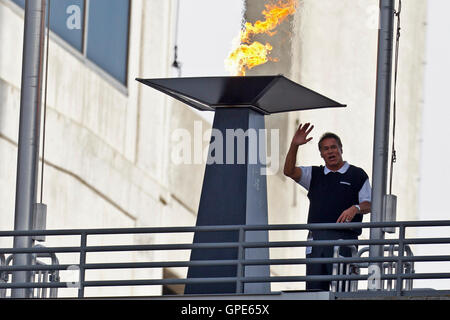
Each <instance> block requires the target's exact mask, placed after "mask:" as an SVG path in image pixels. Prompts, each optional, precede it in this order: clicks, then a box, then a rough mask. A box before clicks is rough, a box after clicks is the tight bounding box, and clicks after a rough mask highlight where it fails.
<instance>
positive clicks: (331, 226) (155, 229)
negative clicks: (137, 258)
mask: <svg viewBox="0 0 450 320" xmlns="http://www.w3.org/2000/svg"><path fill="white" fill-rule="evenodd" d="M434 226H435V227H444V226H450V220H429V221H396V222H361V223H357V222H350V223H315V224H278V225H222V226H180V227H150V228H104V229H59V230H16V231H0V237H11V236H33V235H48V236H52V235H53V236H56V235H60V236H62V235H74V236H75V235H78V236H79V235H81V234H87V235H106V234H137V233H177V232H203V231H204V232H208V231H238V230H239V229H241V228H243V229H244V230H245V231H264V230H269V231H270V230H318V229H349V228H352V229H353V228H383V227H434Z"/></svg>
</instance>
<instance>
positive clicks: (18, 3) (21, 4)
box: [12, 0, 25, 8]
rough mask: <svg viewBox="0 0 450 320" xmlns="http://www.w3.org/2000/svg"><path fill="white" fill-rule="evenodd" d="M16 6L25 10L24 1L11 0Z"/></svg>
mask: <svg viewBox="0 0 450 320" xmlns="http://www.w3.org/2000/svg"><path fill="white" fill-rule="evenodd" d="M12 1H13V2H14V3H16V4H17V5H19V6H21V7H22V8H25V0H12Z"/></svg>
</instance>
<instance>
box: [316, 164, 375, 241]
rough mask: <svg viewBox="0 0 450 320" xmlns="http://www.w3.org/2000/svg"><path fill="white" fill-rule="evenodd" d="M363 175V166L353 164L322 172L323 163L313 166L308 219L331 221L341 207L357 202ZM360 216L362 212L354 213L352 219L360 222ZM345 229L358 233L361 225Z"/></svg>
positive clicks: (333, 220)
mask: <svg viewBox="0 0 450 320" xmlns="http://www.w3.org/2000/svg"><path fill="white" fill-rule="evenodd" d="M367 178H368V176H367V174H366V173H365V172H364V170H363V169H361V168H358V167H355V166H353V165H350V166H349V168H348V170H347V171H346V172H345V173H343V174H342V173H339V172H329V173H328V174H325V173H324V167H323V166H320V167H317V166H313V167H312V175H311V184H310V187H309V192H308V198H309V201H310V204H309V212H308V223H335V222H336V221H337V219H338V218H339V216H340V215H341V213H342V212H343V211H344V210H346V209H348V208H350V207H351V206H352V205H355V204H359V197H358V195H359V191H360V190H361V188H362V186H363V185H364V182H365V181H366V180H367ZM362 218H363V217H362V214H356V215H355V217H354V218H353V220H352V222H361V221H362ZM349 232H351V233H355V234H356V235H360V234H361V229H351V230H350V231H349Z"/></svg>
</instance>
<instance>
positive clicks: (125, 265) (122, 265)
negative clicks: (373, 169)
mask: <svg viewBox="0 0 450 320" xmlns="http://www.w3.org/2000/svg"><path fill="white" fill-rule="evenodd" d="M398 261H401V262H427V261H444V262H445V261H450V255H446V256H409V257H407V256H404V257H397V256H393V257H339V258H308V259H307V258H297V259H290V258H287V259H250V260H197V261H156V262H118V263H87V264H85V266H84V267H85V269H134V268H170V267H172V268H176V267H191V266H225V265H237V264H239V263H241V264H242V265H244V266H252V265H288V264H289V265H292V264H320V263H364V262H398ZM73 266H77V264H60V265H31V266H29V265H23V266H21V265H16V266H0V272H3V271H4V272H13V271H46V270H47V271H53V270H67V269H68V268H70V267H73Z"/></svg>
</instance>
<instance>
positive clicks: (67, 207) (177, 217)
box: [0, 0, 208, 295]
mask: <svg viewBox="0 0 450 320" xmlns="http://www.w3.org/2000/svg"><path fill="white" fill-rule="evenodd" d="M131 3H132V8H131V21H132V22H131V24H130V40H129V62H128V68H129V72H128V86H127V87H124V86H122V85H121V84H118V83H117V82H116V81H115V80H114V79H111V77H109V76H108V75H107V74H106V73H105V72H103V71H102V70H100V69H99V68H98V67H97V66H95V65H94V64H93V63H91V62H90V61H88V60H87V59H86V58H85V57H84V56H83V55H82V54H80V53H79V52H76V51H75V50H73V49H72V48H71V47H70V46H68V45H67V44H66V43H65V42H64V41H62V40H61V39H59V38H58V37H57V36H56V35H54V34H51V43H50V49H49V74H48V79H49V82H48V100H47V126H46V144H45V147H46V149H45V165H44V190H43V202H44V203H46V204H47V206H48V212H47V228H48V229H76V228H111V227H150V226H174V225H193V224H194V222H195V220H194V215H195V212H196V210H197V205H198V199H199V194H200V190H199V187H197V186H201V181H202V177H203V168H204V166H202V165H198V166H196V168H197V169H193V168H190V170H191V171H190V173H189V174H192V173H194V177H193V181H195V186H196V187H194V188H192V186H191V183H192V180H188V179H186V178H185V177H186V174H187V173H186V170H183V167H176V166H173V165H171V163H170V149H169V146H170V137H171V134H170V132H171V130H173V129H174V128H179V127H183V126H185V127H187V128H189V127H192V124H193V123H194V120H197V119H198V120H200V121H201V119H200V118H199V116H198V115H197V114H196V113H194V112H192V111H190V110H189V109H187V108H185V107H184V106H180V105H177V104H174V103H173V101H172V100H171V99H169V98H167V96H164V95H162V94H159V93H157V92H156V91H155V90H151V89H150V88H148V87H145V86H143V85H141V84H139V83H138V82H136V81H135V80H134V79H135V78H137V77H144V78H151V77H165V76H168V74H169V73H170V61H169V59H168V58H167V57H169V56H171V55H172V52H171V51H172V46H173V44H172V35H173V25H174V24H173V23H172V22H173V20H172V19H173V16H174V7H173V3H172V2H171V1H143V0H134V1H132V2H131ZM156 12H157V13H158V14H155V13H156ZM0 40H1V43H2V50H1V52H0V102H1V103H0V154H2V157H1V159H0V186H1V192H0V202H1V203H2V205H1V215H0V226H1V229H2V230H12V229H13V228H14V201H15V174H16V165H17V164H16V161H17V160H16V159H17V136H18V125H19V109H20V81H21V53H22V41H23V10H22V9H21V8H19V7H17V6H16V5H15V4H14V3H12V2H10V1H8V0H1V1H0ZM5 48H8V50H6V49H5ZM204 128H205V130H206V129H207V128H208V124H206V125H205V126H204ZM189 236H190V237H192V235H188V238H187V240H186V241H189ZM97 238H98V237H97ZM97 238H95V239H93V240H92V242H91V243H90V244H95V243H101V244H111V241H110V239H100V238H99V239H97ZM119 238H120V239H121V240H122V241H123V242H125V243H138V244H142V243H146V244H149V243H156V242H167V241H173V240H174V239H173V236H172V238H171V237H163V236H156V235H152V236H146V237H143V236H139V237H137V236H136V237H133V236H131V235H128V236H123V237H119ZM182 240H183V239H178V240H177V241H180V242H183V241H182ZM55 241H58V243H60V242H59V240H56V239H51V238H48V239H47V241H46V242H45V243H44V245H48V246H51V245H54V244H55ZM63 242H64V241H63ZM70 243H77V240H76V239H70V240H68V241H67V242H66V244H70ZM60 244H62V243H60ZM88 244H89V243H88ZM170 254H171V255H173V253H170ZM155 257H156V259H155ZM169 258H170V257H169V253H166V252H160V253H158V254H155V256H153V255H152V254H149V253H129V254H123V255H120V257H117V259H116V257H113V256H111V257H109V256H106V257H105V259H106V261H108V260H111V259H115V260H117V261H136V260H139V259H140V260H143V261H155V260H160V261H165V260H167V259H169ZM74 259H75V260H74ZM92 259H94V260H95V259H97V258H96V256H93V257H92ZM104 261H105V260H104ZM60 262H61V263H76V258H74V257H67V258H65V257H62V258H61V259H60ZM175 272H178V273H179V272H180V271H178V270H176V271H175ZM181 272H182V271H181ZM162 274H163V270H160V269H154V270H141V271H139V272H137V271H136V272H133V273H131V274H130V273H127V272H126V271H124V272H123V273H120V274H119V273H117V272H112V271H111V272H102V273H101V274H100V275H99V276H100V277H101V278H105V279H107V278H110V279H116V277H119V278H125V279H126V278H139V277H144V278H147V279H148V278H158V277H162ZM92 276H93V275H89V274H88V275H87V277H88V278H89V277H91V279H92ZM62 280H63V281H64V273H63V274H62ZM67 290H68V291H70V290H71V289H67ZM67 290H66V291H67ZM72 290H73V289H72ZM105 290H106V291H105ZM62 292H64V290H62ZM106 292H109V293H108V294H115V295H129V294H136V293H138V294H159V293H161V287H159V286H153V287H149V288H145V289H143V288H142V289H130V288H122V289H119V290H116V289H114V292H113V293H111V292H110V291H108V290H107V289H98V290H97V289H95V290H93V291H92V290H91V289H89V290H86V293H87V294H88V295H89V294H93V295H102V294H105V293H106ZM67 294H68V295H70V294H73V293H70V292H69V293H67Z"/></svg>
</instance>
